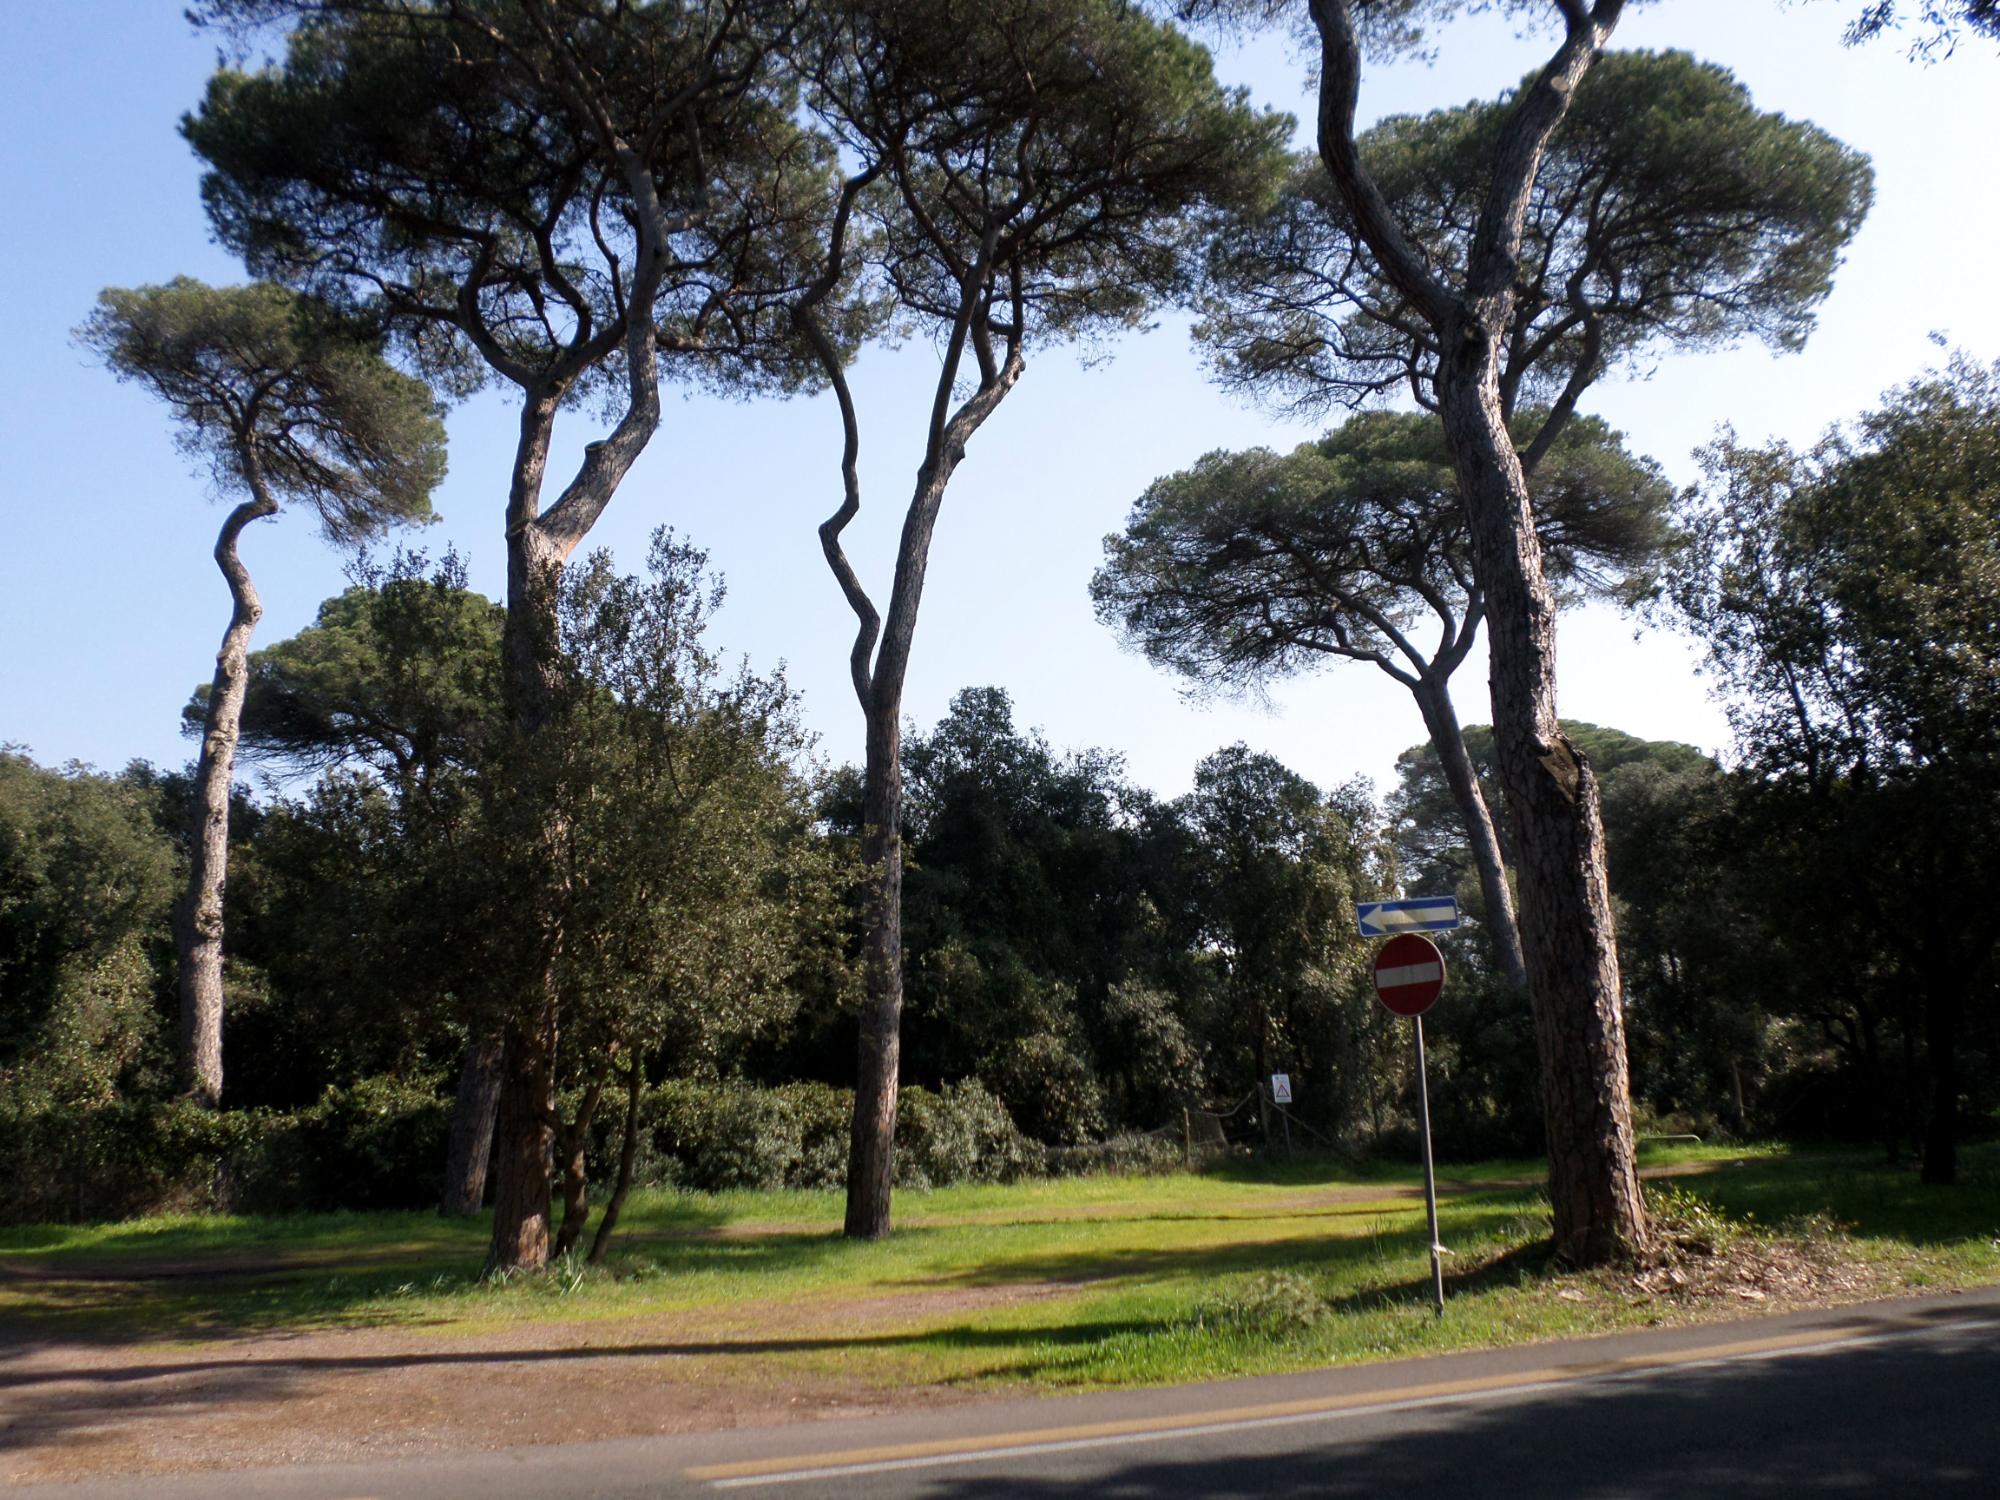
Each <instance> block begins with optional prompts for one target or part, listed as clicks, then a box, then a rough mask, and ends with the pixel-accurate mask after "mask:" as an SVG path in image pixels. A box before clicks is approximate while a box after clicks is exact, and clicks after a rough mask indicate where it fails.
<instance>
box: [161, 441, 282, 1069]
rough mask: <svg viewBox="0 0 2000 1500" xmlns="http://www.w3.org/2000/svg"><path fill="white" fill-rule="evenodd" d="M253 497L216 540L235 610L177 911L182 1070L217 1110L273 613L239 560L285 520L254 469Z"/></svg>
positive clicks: (219, 670) (208, 727)
mask: <svg viewBox="0 0 2000 1500" xmlns="http://www.w3.org/2000/svg"><path fill="white" fill-rule="evenodd" d="M249 481H250V486H251V491H252V498H250V499H248V500H246V501H244V502H243V503H242V504H241V505H239V506H237V507H236V508H235V509H234V510H232V511H231V512H230V513H229V518H228V519H227V520H225V521H224V522H223V523H222V531H221V534H220V535H218V536H217V537H216V539H215V565H216V566H217V567H218V568H220V569H221V570H222V577H223V580H224V581H225V582H226V583H227V584H228V585H229V597H230V601H231V604H232V608H231V611H230V616H229V628H228V629H227V630H225V631H224V632H223V633H222V647H221V649H220V650H218V651H217V652H216V654H215V677H214V680H213V681H212V682H211V683H210V685H209V692H208V712H207V714H206V715H205V716H204V718H203V721H202V728H201V754H200V757H199V758H198V759H197V761H196V763H195V773H194V820H193V827H192V828H190V830H189V838H188V887H187V892H186V894H185V895H184V896H183V897H182V898H181V900H180V902H179V903H178V905H177V906H176V908H175V912H174V917H175V921H174V945H175V948H176V950H177V958H178V967H179V971H180V1001H181V1015H180V1042H181V1046H180V1069H181V1084H182V1087H183V1088H184V1089H185V1090H186V1092H187V1094H188V1097H190V1098H191V1099H193V1100H194V1101H195V1102H196V1103H197V1104H200V1105H202V1106H203V1107H204V1108H207V1109H214V1108H216V1107H217V1106H218V1105H219V1104H221V1102H222V935H223V892H224V888H225V886H226V885H227V884H228V880H229V788H230V781H231V779H232V776H233V774H234V771H235V767H236V742H237V738H238V736H239V734H240V732H241V728H242V723H243V697H244V694H245V692H246V690H247V689H248V686H249V655H250V637H251V635H252V634H253V633H254V632H255V630H256V628H257V621H258V620H259V619H261V618H262V617H263V614H264V606H263V604H262V602H261V601H260V600H259V599H258V598H257V590H256V589H255V588H254V587H253V586H252V585H251V582H250V571H249V569H247V568H245V567H244V566H243V560H242V558H240V557H239V556H237V552H236V542H237V538H238V537H240V536H241V535H242V534H243V528H244V527H246V526H248V525H249V524H250V523H251V522H252V521H256V520H261V519H262V518H263V517H265V516H274V515H276V514H277V513H278V505H277V502H276V501H274V500H273V499H271V498H270V496H269V495H268V494H266V493H265V492H264V486H263V483H262V480H261V479H260V478H259V477H258V476H257V473H256V471H255V467H254V464H253V465H252V466H251V473H250V475H249Z"/></svg>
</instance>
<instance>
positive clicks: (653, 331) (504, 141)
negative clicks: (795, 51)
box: [183, 0, 837, 1270]
mask: <svg viewBox="0 0 2000 1500" xmlns="http://www.w3.org/2000/svg"><path fill="white" fill-rule="evenodd" d="M788 10H789V6H788V5H787V4H785V3H784V0H738V3H720V0H718V3H713V4H710V3H703V0H683V3H661V4H652V5H618V6H613V7H607V6H605V5H602V4H599V3H597V0H212V3H210V4H207V5H203V6H198V7H197V14H198V15H199V16H201V17H202V18H204V19H207V20H210V21H213V22H216V23H218V24H225V25H231V24H233V25H250V26H255V25H260V24H261V25H269V24H272V23H282V24H285V25H288V26H289V27H290V32H289V38H288V42H287V46H286V51H285V55H284V57H283V59H282V61H281V62H279V63H277V64H276V65H274V66H271V67H268V68H266V69H263V70H261V71H257V72H251V73H244V72H238V71H233V70H225V71H223V72H221V73H219V74H218V75H217V76H216V77H215V78H214V79H213V80H212V81H211V83H210V85H209V89H208V94H207V97H206V99H205V100H204V102H203V104H202V106H201V108H200V110H199V111H198V112H197V113H196V114H194V115H192V116H190V117H189V118H188V119H187V121H186V122H185V124H184V127H183V128H184V130H185V132H186V134H187V136H188V139H189V140H190V142H191V143H192V144H193V145H194V147H195V149H196V151H197V152H198V153H199V154H200V155H201V156H202V157H203V158H204V159H205V160H206V161H207V162H208V164H209V167H210V172H209V174H208V176H207V178H206V179H205V182H204V187H203V191H204V195H205V197H206V200H207V203H208V207H209V211H210V215H211V217H212V219H213V221H214V223H215V225H216V228H217V231H218V233H219V234H220V236H221V238H222V239H223V241H224V242H225V243H226V244H228V245H229V246H231V247H232V248H234V249H236V250H237V251H239V252H240V253H242V254H243V255H244V256H245V257H246V259H247V260H248V262H249V264H250V265H251V266H253V267H255V268H256V269H257V270H258V272H259V273H260V274H269V275H273V276H276V277H279V278H281V279H284V280H288V281H293V282H298V283H301V284H305V285H309V286H313V287H317V288H323V289H325V290H326V291H327V293H328V295H333V296H342V297H347V298H353V299H361V300H366V301H368V302H370V303H371V304H376V305H379V306H380V307H381V308H382V309H383V310H384V312H385V313H386V314H387V316H388V317H389V318H390V319H391V321H392V323H393V326H394V327H395V328H396V329H397V330H398V331H399V332H400V334H401V335H402V340H403V343H402V347H403V349H404V351H405V353H406V354H407V356H408V357H409V358H410V359H411V360H412V361H413V362H414V363H415V364H416V365H417V366H418V367H419V368H421V369H423V370H425V371H426V372H428V373H430V374H431V375H432V376H433V378H435V379H438V380H440V381H450V382H453V383H454V385H455V387H456V388H457V389H467V388H470V387H473V386H477V385H479V384H482V383H487V382H490V383H493V384H496V385H499V386H501V387H503V388H504V389H506V390H507V391H508V392H509V393H510V395H511V397H512V399H513V400H514V401H515V403H516V405H517V409H518V414H519V436H518V439H517V442H516V446H515V450H514V454H513V461H512V466H511V472H510V475H509V481H508V492H507V494H506V496H505V497H504V500H503V502H502V503H501V504H499V505H497V506H496V511H498V512H499V515H500V518H502V519H503V520H504V536H505V542H506V549H507V600H506V604H507V622H506V629H505V642H504V683H505V691H506V699H507V709H508V716H509V721H510V724H511V730H512V732H513V733H514V734H515V735H516V737H517V738H518V739H519V741H520V742H521V744H522V746H523V747H524V750H523V754H522V755H521V757H520V760H519V763H520V764H521V765H522V766H533V765H544V766H546V765H556V764H559V763H560V759H561V758H560V756H555V755H548V756H542V755H537V754H536V753H534V751H533V748H532V747H533V742H534V741H535V740H536V738H537V736H538V735H540V734H541V733H542V731H543V730H544V729H545V728H546V727H547V726H548V725H549V724H550V723H551V721H552V719H553V717H554V714H555V705H556V702H557V700H558V696H559V689H560V685H561V681H562V669H561V666H560V661H559V658H560V646H561V640H560V624H559V618H558V609H557V599H558V596H559V581H560V575H561V571H562V569H563V566H564V564H565V562H566V561H567V560H568V559H569V558H570V556H571V555H572V554H573V553H574V552H575V550H576V549H577V547H578V546H579V545H581V543H582V541H583V539H584V538H585V536H586V535H587V534H588V533H589V531H590V529H591V527H592V526H593V525H595V524H596V522H597V520H598V518H599V517H600V516H601V515H602V514H603V512H604V509H605V507H606V506H607V505H608V504H609V503H610V502H611V499H612V497H613V495H614V494H615V493H616V491H617V489H618V487H619V485H620V484H621V483H622V481H623V480H624V478H625V476H626V475H627V474H628V473H629V472H630V470H631V467H632V465H633V463H634V462H635V461H636V460H637V459H638V457H639V455H640V453H641V452H642V451H643V450H644V449H645V447H646V446H647V444H648V443H649V442H650V441H651V440H652V438H653V436H654V434H655V433H656V431H657V430H658V428H659V426H660V422H661V406H660V382H661V378H662V371H663V369H664V370H665V371H666V372H667V373H668V374H669V375H677V376H680V377H682V378H687V379H693V380H698V381H703V382H706V383H710V384H713V385H716V386H720V387H722V388H725V389H731V390H738V391H744V390H754V389H787V388H789V387H790V386H791V385H792V384H793V383H794V382H795V381H796V380H798V379H800V378H802V377H803V376H804V375H806V374H809V373H810V367H808V366H801V365H799V364H797V363H795V362H794V361H792V360H791V359H790V348H791V346H790V344H789V343H788V342H787V339H788V337H789V334H790V324H789V321H788V320H786V319H783V318H782V317H779V316H778V315H777V314H775V313H774V312H773V311H772V304H771V299H772V297H773V295H774V294H775V293H778V292H782V291H785V290H788V289H789V288H790V286H791V278H790V273H789V272H788V271H787V269H786V267H785V264H784V263H783V261H782V259H777V258H774V256H776V254H777V252H779V251H781V250H783V249H784V247H786V246H788V245H790V244H792V243H794V242H795V241H796V240H797V239H798V238H799V237H800V234H801V231H800V229H799V227H798V226H797V225H796V224H795V223H794V222H793V218H794V215H795V214H797V213H799V212H801V211H805V210H810V209H817V208H818V207H820V206H822V205H823V204H824V202H825V199H826V196H827V195H826V192H825V190H824V187H823V181H822V180H823V179H824V178H825V176H826V174H827V172H828V171H829V170H830V163H829V157H828V153H827V152H826V150H825V149H824V148H823V146H822V145H821V144H820V143H819V142H817V141H816V140H815V139H813V138H811V137H808V136H805V135H802V134H801V133H800V131H799V130H798V129H797V128H796V126H795V124H794V121H793V112H792V109H791V107H790V103H789V99H788V95H787V93H786V90H785V88H784V87H783V86H782V85H781V84H780V83H778V82H777V81H775V80H774V77H773V74H772V72H771V69H770V68H769V66H768V63H769V59H770V45H771V42H772V39H773V37H774V36H775V35H777V34H779V33H780V32H781V31H782V29H783V26H784V24H785V22H786V18H787V13H788ZM835 180H837V178H836V179H835ZM773 328H775V329H776V330H777V331H778V332H779V333H781V334H783V335H785V336H786V337H785V338H778V339H773V338H772V337H770V336H769V335H770V333H771V331H772V330H773ZM585 402H588V403H590V404H591V405H592V406H593V407H594V408H595V409H597V410H600V411H606V412H608V413H609V414H610V416H611V425H610V428H609V431H607V432H605V433H604V434H603V436H602V437H600V438H599V439H597V440H596V441H593V442H590V443H588V444H587V445H585V446H584V448H583V450H582V456H581V458H580V460H579V461H578V462H577V464H576V467H575V469H574V470H573V471H572V472H571V473H570V475H569V476H568V479H567V481H566V482H565V483H564V484H563V486H562V489H561V492H560V493H559V494H558V495H557V496H556V498H555V499H554V501H553V502H547V501H546V500H545V495H544V490H545V485H546V482H547V480H548V478H549V475H548V467H549V462H550V456H551V453H552V451H553V446H554V440H555V434H556V427H557V422H558V418H559V417H560V416H561V415H562V414H563V413H565V412H566V411H570V412H573V411H574V409H575V408H576V407H577V406H578V405H579V404H580V403H585ZM520 793H521V795H520V796H519V797H518V798H517V799H516V805H517V807H518V809H519V811H520V816H521V820H522V826H521V828H520V830H519V834H518V840H517V842H518V846H519V853H520V857H521V859H522V860H523V861H524V862H526V863H528V864H531V865H539V868H540V874H539V876H538V877H536V878H534V879H531V880H528V881H526V882H524V885H523V891H524V894H523V896H522V901H521V909H520V910H518V911H515V912H512V913H510V914H509V915H508V916H507V917H506V918H504V920H507V921H510V922H512V923H514V924H516V926H517V927H518V929H519V930H520V931H521V932H522V933H524V934H525V935H526V938H527V941H524V943H523V944H522V945H521V946H522V947H523V949H524V950H525V953H524V956H523V958H522V960H521V969H522V972H521V973H520V974H518V975H516V976H513V979H512V981H511V982H512V984H513V988H514V991H515V995H516V999H515V1002H514V1004H513V1005H512V1006H511V1007H509V1011H508V1016H507V1020H506V1022H505V1026H504V1032H505V1036H504V1042H505V1046H504V1049H503V1050H502V1051H500V1052H498V1053H494V1054H492V1055H496V1056H501V1057H504V1063H503V1064H502V1076H500V1077H497V1078H495V1079H494V1080H493V1082H494V1085H495V1087H496V1088H497V1090H498V1092H499V1095H500V1104H499V1110H500V1115H499V1127H498V1133H497V1139H496V1144H495V1151H496V1153H497V1155H496V1158H495V1165H494V1171H493V1182H494V1195H493V1196H494V1204H495V1217H494V1227H493V1238H492V1243H491V1247H490V1252H489V1267H490V1268H492V1269H496V1270H497V1269H508V1268H531V1267H536V1266H540V1265H541V1264H543V1263H544V1262H545V1261H546V1260H547V1258H548V1254H549V1245H550V1234H549V1215H550V1193H551V1181H550V1171H549V1160H550V1153H551V1150H552V1145H553V1136H552V1130H553V1126H552V1124H551V1120H552V1111H551V1091H552V1090H553V1088H554V1086H555V1080H556V1077H557V1053H558V1048H559V1046H560V1042H561V1034H562V1033H561V1025H560V1015H561V996H560V995H559V993H558V992H557V987H556V981H555V974H556V966H557V959H558V956H559V955H560V952H561V949H562V940H563V939H562V913H563V910H564V890H563V883H564V875H563V871H562V867H561V863H560V859H559V851H560V849H561V847H562V845H563V835H562V830H561V828H560V826H558V820H559V817H560V813H559V811H558V804H559V800H560V799H559V798H558V797H557V796H556V794H555V791H554V789H552V788H536V787H533V786H527V785H524V786H522V787H521V788H520ZM485 1050H489V1049H482V1051H485ZM475 1097H476V1095H475ZM485 1097H486V1098H488V1099H490V1098H491V1093H490V1092H489V1093H488V1094H487V1095H486V1096H485ZM447 1194H448V1196H450V1195H451V1189H450V1188H449V1187H448V1189H447ZM461 1196H462V1195H461Z"/></svg>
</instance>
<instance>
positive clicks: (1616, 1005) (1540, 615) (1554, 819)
mask: <svg viewBox="0 0 2000 1500" xmlns="http://www.w3.org/2000/svg"><path fill="white" fill-rule="evenodd" d="M1454 333H1455V334H1456V335H1457V336H1456V337H1453V338H1448V339H1447V342H1446V347H1447V348H1453V349H1457V350H1459V351H1461V353H1460V354H1459V356H1458V357H1457V358H1456V359H1452V360H1446V361H1444V362H1443V363H1442V365H1441V368H1440V371H1439V378H1438V396H1439V404H1440V406H1441V408H1442V415H1443V418H1444V422H1445V429H1446V432H1447V435H1448V439H1449V444H1450V448H1451V453H1452V456H1453V459H1454V460H1455V463H1456V467H1457V471H1458V478H1459V485H1460V487H1461V489H1462V491H1463V493H1464V495H1465V497H1466V503H1467V509H1468V511H1469V513H1470V517H1471V525H1472V535H1473V545H1474V548H1475V552H1476V556H1477V558H1478V564H1479V571H1480V580H1481V583H1482V585H1483V586H1484V588H1485V590H1486V597H1487V604H1488V618H1487V629H1488V631H1489V634H1488V638H1487V639H1488V649H1489V651H1490V652H1491V660H1492V689H1493V736H1494V745H1495V758H1496V760H1497V761H1498V764H1499V771H1500V778H1501V785H1502V787H1503V789H1504V790H1505V793H1506V802H1507V813H1508V816H1509V817H1510V818H1511V819H1512V820H1513V825H1514V848H1515V873H1516V875H1517V877H1518V878H1519V881H1520V887H1521V924H1520V925H1521V935H1522V940H1523V950H1524V951H1523V958H1524V961H1525V965H1526V971H1527V978H1528V996H1529V1000H1530V1004H1531V1006H1532V1008H1533V1011H1534V1016H1535V1041H1536V1050H1537V1052H1538V1054H1539V1058H1540V1063H1541V1081H1542V1107H1543V1114H1544V1118H1545V1122H1546V1125H1547V1130H1548V1143H1549V1198H1550V1201H1551V1204H1552V1205H1553V1208H1554V1212H1555V1242H1556V1250H1557V1253H1558V1254H1560V1255H1562V1256H1563V1257H1564V1258H1566V1259H1567V1260H1569V1261H1571V1262H1573V1263H1575V1264H1579V1265H1591V1264H1598V1263H1601V1262H1605V1261H1609V1260H1616V1259H1622V1258H1628V1257H1631V1256H1635V1255H1637V1254H1639V1253H1640V1252H1641V1251H1643V1250H1644V1249H1645V1247H1646V1243H1647V1237H1646V1215H1645V1205H1644V1201H1643V1200H1642V1198H1641V1197H1640V1192H1639V1176H1638V1169H1637V1162H1636V1159H1635V1145H1634V1140H1633V1132H1632V1103H1631V1086H1630V1080H1629V1077H1628V1073H1627V1068H1626V1058H1625V1018H1624V1009H1623V1005H1622V1001H1621V989H1620V980H1619V973H1618V948H1617V938H1616V934H1615V932H1614V930H1613V926H1612V917H1611V896H1610V890H1609V887H1608V884H1607V881H1606V875H1605V863H1604V825H1603V818H1602V813H1601V809H1600V807H1599V800H1598V786H1597V778H1596V776H1595V774H1594V773H1593V772H1592V770H1591V768H1590V764H1589V762H1588V761H1587V760H1585V758H1584V757H1583V755H1582V753H1581V752H1580V751H1579V750H1578V749H1577V748H1576V747H1575V746H1574V745H1572V744H1571V743H1570V741H1569V739H1568V737H1567V736H1566V735H1565V734H1564V733H1563V730H1562V726H1561V724H1560V723H1559V722H1558V721H1557V718H1556V671H1555V667H1556V649H1555V643H1556V606H1555V598H1554V595H1553V594H1552V593H1551V592H1550V590H1549V586H1548V582H1547V579H1546V578H1545V577H1544V575H1543V572H1542V557H1541V544H1540V542H1539V540H1538V538H1537V537H1536V534H1535V526H1534V516H1533V512H1532V510H1531V509H1530V502H1529V496H1528V486H1527V479H1526V476H1525V475H1524V474H1523V472H1522V470H1521V464H1520V460H1519V458H1518V457H1517V456H1516V454H1515V451H1514V445H1513V442H1512V440H1511V439H1510V438H1509V436H1508V433H1507V428H1506V424H1505V422H1504V421H1503V420H1502V417H1501V410H1500V396H1499V382H1498V365H1497V360H1496V358H1495V355H1494V352H1493V345H1492V343H1491V341H1490V340H1488V339H1487V338H1485V337H1484V336H1483V334H1480V333H1479V332H1478V331H1477V330H1466V329H1463V328H1461V329H1458V330H1454Z"/></svg>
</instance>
